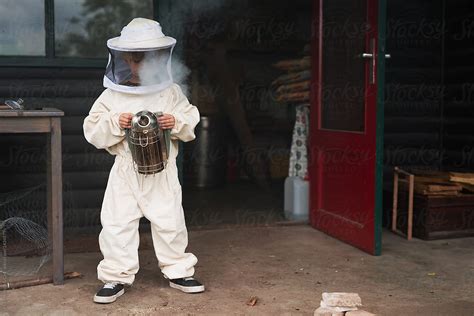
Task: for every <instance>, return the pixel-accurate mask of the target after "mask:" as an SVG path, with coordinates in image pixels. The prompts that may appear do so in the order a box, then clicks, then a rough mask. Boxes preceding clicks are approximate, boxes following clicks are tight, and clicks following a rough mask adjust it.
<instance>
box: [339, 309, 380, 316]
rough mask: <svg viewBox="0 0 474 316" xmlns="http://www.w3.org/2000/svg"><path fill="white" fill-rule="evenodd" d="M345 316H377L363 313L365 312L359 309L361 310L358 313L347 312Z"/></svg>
mask: <svg viewBox="0 0 474 316" xmlns="http://www.w3.org/2000/svg"><path fill="white" fill-rule="evenodd" d="M345 316H375V314H372V313H369V312H366V311H363V310H361V309H359V310H356V311H349V312H346V315H345Z"/></svg>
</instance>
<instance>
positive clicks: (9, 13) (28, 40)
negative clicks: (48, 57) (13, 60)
mask: <svg viewBox="0 0 474 316" xmlns="http://www.w3.org/2000/svg"><path fill="white" fill-rule="evenodd" d="M0 55H1V56H45V28H44V0H2V1H0Z"/></svg>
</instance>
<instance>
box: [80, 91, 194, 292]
mask: <svg viewBox="0 0 474 316" xmlns="http://www.w3.org/2000/svg"><path fill="white" fill-rule="evenodd" d="M142 110H149V111H152V112H158V111H162V112H163V113H168V114H172V115H173V116H174V117H175V120H176V124H175V127H174V128H173V129H172V130H171V148H170V157H169V160H168V164H167V166H166V168H165V170H163V171H162V172H160V173H157V174H154V175H142V174H138V173H137V172H136V171H135V169H134V166H133V160H132V156H131V152H130V150H129V147H128V144H127V141H126V139H125V130H123V129H121V128H120V126H119V116H120V113H124V112H130V113H137V112H139V111H142ZM199 119H200V117H199V111H198V109H197V108H196V107H195V106H193V105H191V104H190V103H189V101H188V99H187V98H186V96H184V94H183V93H182V91H181V89H180V88H179V86H178V85H176V84H173V85H172V86H170V87H169V88H167V89H165V90H163V91H161V92H157V93H152V94H147V95H131V94H125V93H120V92H116V91H112V90H110V89H106V90H105V91H104V92H103V93H102V94H101V95H100V97H99V98H98V99H97V100H96V101H95V103H94V105H93V106H92V108H91V110H90V112H89V115H88V116H87V117H86V119H85V120H84V135H85V138H86V139H87V141H88V142H89V143H91V144H92V145H94V146H95V147H97V148H99V149H106V150H107V151H108V152H109V153H111V154H112V155H115V156H116V158H115V162H114V165H113V167H112V169H111V171H110V175H109V180H108V183H107V188H106V191H105V195H104V201H103V203H102V210H101V214H100V219H101V223H102V231H101V233H100V235H99V245H100V250H101V252H102V254H103V256H104V259H103V260H102V261H101V262H100V263H99V265H98V267H97V274H98V278H99V280H101V281H102V282H120V283H124V284H132V283H133V281H134V279H135V274H136V273H137V272H138V269H139V263H138V245H139V242H140V238H139V235H138V226H139V221H140V218H141V217H143V216H145V217H146V218H147V219H148V220H149V221H150V223H151V233H152V238H153V246H154V249H155V254H156V257H157V258H158V263H159V267H160V269H161V271H162V273H163V274H164V275H165V277H167V278H168V279H175V278H183V277H190V276H192V275H193V274H194V265H195V264H196V263H197V258H196V257H195V256H194V255H193V254H192V253H186V252H185V250H186V247H187V244H188V233H187V229H186V224H185V220H184V211H183V207H182V204H181V196H182V195H181V185H180V183H179V180H178V172H177V167H176V156H177V154H178V142H177V140H178V139H179V140H182V141H185V142H186V141H191V140H193V139H194V138H195V135H194V128H195V126H196V125H197V124H198V122H199Z"/></svg>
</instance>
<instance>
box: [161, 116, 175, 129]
mask: <svg viewBox="0 0 474 316" xmlns="http://www.w3.org/2000/svg"><path fill="white" fill-rule="evenodd" d="M158 123H159V124H160V127H161V128H162V129H172V128H173V127H174V124H175V118H174V116H173V115H171V114H163V115H162V116H159V117H158Z"/></svg>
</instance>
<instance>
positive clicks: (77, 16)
mask: <svg viewBox="0 0 474 316" xmlns="http://www.w3.org/2000/svg"><path fill="white" fill-rule="evenodd" d="M152 2H153V1H152V0H113V1H112V0H109V1H104V0H55V1H54V18H55V50H56V51H55V55H56V56H58V57H85V58H106V57H107V55H108V52H107V47H106V41H107V39H109V38H111V37H114V36H118V35H120V30H121V29H122V27H124V26H125V25H126V24H128V22H130V21H131V20H132V19H133V18H135V17H143V18H150V19H152V18H153V4H152Z"/></svg>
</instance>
